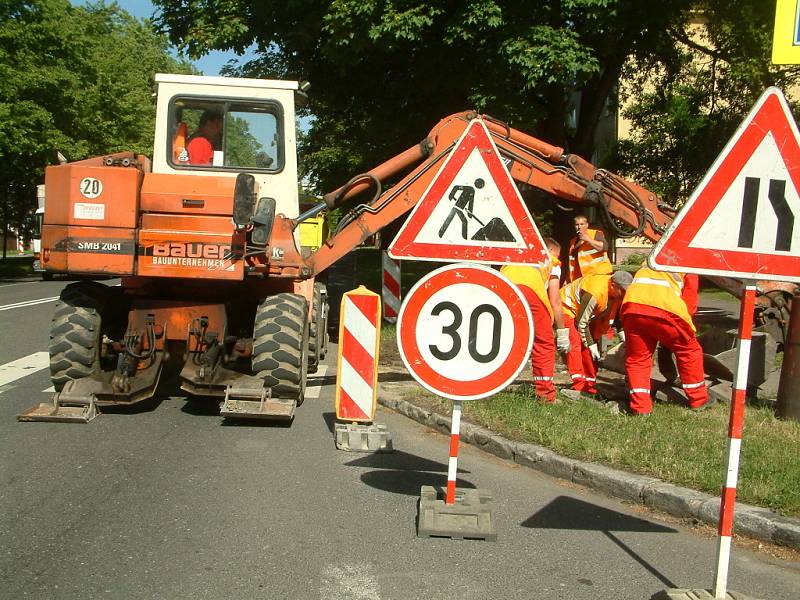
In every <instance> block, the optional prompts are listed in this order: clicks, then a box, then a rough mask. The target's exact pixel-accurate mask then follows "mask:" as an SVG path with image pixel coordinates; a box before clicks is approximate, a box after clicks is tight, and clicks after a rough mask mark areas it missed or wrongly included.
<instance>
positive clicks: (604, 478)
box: [378, 364, 800, 550]
mask: <svg viewBox="0 0 800 600" xmlns="http://www.w3.org/2000/svg"><path fill="white" fill-rule="evenodd" d="M379 382H380V383H379V389H378V402H380V403H381V404H382V405H383V406H385V407H387V408H390V409H392V410H394V411H396V412H399V413H401V414H403V415H405V416H407V417H409V418H410V419H414V420H415V421H418V422H419V423H421V424H423V425H425V426H427V427H431V428H432V429H436V430H439V431H440V432H442V433H444V434H449V433H450V417H449V416H448V415H441V414H437V413H435V412H431V411H429V410H427V409H425V408H422V407H419V406H416V405H414V404H413V403H412V402H409V401H408V400H406V399H405V397H408V396H409V395H411V394H413V392H414V390H417V389H420V388H419V386H418V385H417V384H416V382H415V381H413V380H412V379H411V377H410V376H409V375H408V374H407V373H406V371H405V369H404V368H403V367H402V366H398V365H396V364H395V365H394V366H388V367H387V366H382V367H381V368H380V373H379ZM460 439H461V441H463V442H465V443H468V444H472V445H473V446H477V447H478V448H481V449H482V450H485V451H486V452H490V453H491V454H494V455H496V456H498V457H500V458H503V459H505V460H510V461H513V462H515V463H517V464H519V465H522V466H525V467H529V468H532V469H537V470H539V471H541V472H543V473H546V474H547V475H550V476H553V477H558V478H560V479H564V480H566V481H571V482H572V483H575V484H578V485H582V486H586V487H588V488H591V489H593V490H596V491H599V492H602V493H604V494H607V495H610V496H614V497H616V498H620V499H622V500H626V501H629V502H635V503H637V504H642V505H644V506H647V507H649V508H652V509H655V510H658V511H661V512H664V513H667V514H670V515H672V516H675V517H679V518H685V519H696V520H698V521H702V522H704V523H707V524H709V525H712V526H714V527H716V526H717V524H718V517H719V504H720V498H719V496H716V497H715V496H710V495H708V494H704V493H702V492H698V491H695V490H691V489H688V488H683V487H679V486H676V485H672V484H669V483H665V482H663V481H661V480H659V479H656V478H654V477H646V476H643V475H635V474H631V473H626V472H624V471H620V470H617V469H612V468H610V467H606V466H603V465H599V464H594V463H588V462H583V461H580V460H575V459H571V458H566V457H564V456H561V455H559V454H556V453H555V452H553V451H552V450H549V449H548V448H545V447H543V446H537V445H535V444H528V443H523V442H517V441H515V440H510V439H507V438H505V437H503V436H500V435H498V434H496V433H494V432H492V431H490V430H488V429H485V428H483V427H478V426H475V425H472V424H471V423H467V422H463V421H462V423H461V435H460ZM735 532H736V533H737V534H741V535H745V536H748V537H751V538H754V539H757V540H761V541H765V542H769V543H773V544H778V545H781V546H787V547H789V548H793V549H795V550H800V519H793V518H789V517H783V516H781V515H778V514H776V513H774V512H772V511H771V510H767V509H764V508H759V507H756V506H750V505H747V504H742V503H737V504H736V513H735Z"/></svg>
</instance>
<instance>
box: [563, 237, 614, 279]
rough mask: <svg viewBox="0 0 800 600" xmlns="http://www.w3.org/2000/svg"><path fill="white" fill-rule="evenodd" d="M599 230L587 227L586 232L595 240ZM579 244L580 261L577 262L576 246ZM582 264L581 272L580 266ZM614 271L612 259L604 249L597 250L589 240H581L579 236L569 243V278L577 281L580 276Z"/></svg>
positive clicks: (609, 273) (605, 273) (608, 273)
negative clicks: (609, 258)
mask: <svg viewBox="0 0 800 600" xmlns="http://www.w3.org/2000/svg"><path fill="white" fill-rule="evenodd" d="M598 232H599V230H597V229H587V230H586V234H587V235H588V236H589V237H591V238H592V239H593V240H594V239H596V238H597V234H598ZM576 245H577V246H578V262H577V263H576V262H575V246H576ZM579 266H580V272H579V269H578V267H579ZM613 272H614V269H613V267H612V266H611V261H610V260H608V255H607V254H606V253H605V251H604V250H595V249H594V248H592V246H591V244H589V242H580V241H579V240H578V238H577V237H574V238H572V241H571V242H570V244H569V278H570V281H575V280H576V279H577V278H578V277H586V276H587V275H611V273H613Z"/></svg>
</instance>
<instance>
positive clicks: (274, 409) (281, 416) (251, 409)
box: [219, 385, 297, 420]
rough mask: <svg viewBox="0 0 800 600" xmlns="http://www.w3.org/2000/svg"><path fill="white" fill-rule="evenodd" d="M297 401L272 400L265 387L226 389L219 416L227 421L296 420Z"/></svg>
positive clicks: (231, 387)
mask: <svg viewBox="0 0 800 600" xmlns="http://www.w3.org/2000/svg"><path fill="white" fill-rule="evenodd" d="M296 407H297V401H296V400H290V399H287V398H272V397H271V395H270V393H269V390H268V389H267V388H266V387H264V386H263V385H262V386H261V387H233V386H228V387H227V388H226V389H225V400H224V401H223V402H222V403H221V404H220V407H219V414H220V415H222V416H223V417H225V418H226V419H273V420H291V419H293V418H294V409H295V408H296Z"/></svg>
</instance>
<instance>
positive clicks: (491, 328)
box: [397, 264, 533, 400]
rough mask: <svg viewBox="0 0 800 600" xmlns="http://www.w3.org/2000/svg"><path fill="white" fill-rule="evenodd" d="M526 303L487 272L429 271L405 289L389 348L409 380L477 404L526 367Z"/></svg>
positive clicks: (461, 268) (468, 267) (461, 267)
mask: <svg viewBox="0 0 800 600" xmlns="http://www.w3.org/2000/svg"><path fill="white" fill-rule="evenodd" d="M532 344H533V321H532V319H531V313H530V309H529V308H528V303H527V302H526V300H525V298H524V297H523V296H522V294H521V293H520V291H519V290H518V289H517V288H516V286H514V284H513V283H511V282H510V281H509V280H508V279H506V278H505V277H504V276H503V275H501V274H500V273H498V272H497V271H494V270H493V269H491V268H489V267H485V266H482V265H474V264H455V265H448V266H445V267H442V268H441V269H437V270H435V271H433V272H431V273H429V274H428V275H426V276H425V277H423V278H422V279H420V280H419V281H418V282H417V284H416V285H415V286H414V287H413V288H412V289H411V291H410V292H409V293H408V295H407V296H406V299H405V302H404V303H403V306H402V308H401V309H400V315H399V317H398V320H397V345H398V348H399V350H400V356H401V357H402V359H403V362H404V363H405V365H406V368H407V369H408V371H409V373H411V375H412V376H413V377H414V378H415V379H416V380H417V381H418V382H419V383H420V384H421V385H422V386H423V387H425V388H426V389H428V390H430V391H431V392H433V393H435V394H438V395H440V396H444V397H445V398H450V399H452V400H478V399H481V398H486V397H487V396H491V395H492V394H496V393H497V392H499V391H501V390H502V389H503V388H505V387H506V386H507V385H508V384H509V383H511V382H512V381H514V379H516V377H517V375H518V374H519V373H520V371H521V370H522V369H523V367H524V366H525V365H526V364H527V362H528V357H529V356H530V352H531V347H532Z"/></svg>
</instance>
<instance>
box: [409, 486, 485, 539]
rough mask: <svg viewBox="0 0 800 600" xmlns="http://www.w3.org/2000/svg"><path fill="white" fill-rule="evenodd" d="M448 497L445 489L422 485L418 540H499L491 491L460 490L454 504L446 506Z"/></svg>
mask: <svg viewBox="0 0 800 600" xmlns="http://www.w3.org/2000/svg"><path fill="white" fill-rule="evenodd" d="M444 497H445V490H444V489H443V488H434V487H433V486H430V485H423V486H422V489H421V490H420V495H419V526H418V528H417V537H449V538H453V539H456V540H463V539H473V540H486V541H488V542H495V541H497V531H495V527H494V518H493V517H492V509H491V506H492V495H491V493H490V492H488V491H486V490H478V489H458V490H456V501H455V503H454V504H445V501H444Z"/></svg>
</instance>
